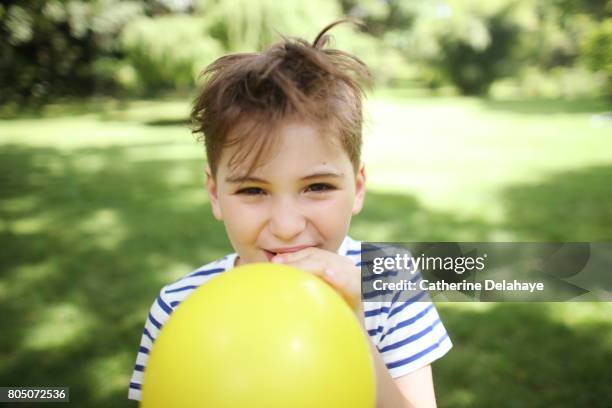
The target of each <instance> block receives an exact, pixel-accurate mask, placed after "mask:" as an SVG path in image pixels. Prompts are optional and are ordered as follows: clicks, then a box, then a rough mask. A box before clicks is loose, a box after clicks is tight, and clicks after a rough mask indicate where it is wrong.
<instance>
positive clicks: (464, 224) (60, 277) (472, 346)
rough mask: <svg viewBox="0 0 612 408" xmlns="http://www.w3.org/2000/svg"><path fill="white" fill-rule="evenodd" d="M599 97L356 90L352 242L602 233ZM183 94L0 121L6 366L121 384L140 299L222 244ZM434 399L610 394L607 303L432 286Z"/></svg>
mask: <svg viewBox="0 0 612 408" xmlns="http://www.w3.org/2000/svg"><path fill="white" fill-rule="evenodd" d="M610 109H611V108H610V107H609V106H606V105H605V104H603V103H602V102H599V101H574V102H571V101H488V100H481V99H469V98H454V97H453V98H451V97H443V98H429V97H425V96H414V95H412V96H410V95H408V96H406V95H402V94H401V92H397V91H394V92H386V93H381V94H380V95H379V97H377V98H374V99H372V100H371V101H370V103H369V109H368V112H369V125H368V130H367V135H366V144H365V150H364V151H365V157H364V159H365V160H366V163H367V168H368V185H369V187H368V196H367V199H366V208H365V209H364V211H363V212H362V214H360V215H359V216H358V217H356V218H355V219H354V221H353V225H352V227H351V234H352V235H353V236H354V237H356V238H359V239H365V240H389V241H393V240H397V241H412V240H413V241H417V240H421V241H425V240H483V241H484V240H509V241H520V240H526V241H527V240H535V241H538V240H567V241H580V240H585V241H612V182H610V180H612V138H611V135H612V126H611V125H608V126H604V127H596V126H593V125H592V121H591V117H592V115H593V114H595V113H598V112H602V111H605V110H610ZM188 112H189V105H188V101H179V102H176V101H142V102H130V103H116V102H113V101H106V102H100V103H90V104H75V105H58V106H53V107H50V108H49V109H48V110H47V111H45V112H43V113H42V114H41V115H40V117H31V116H30V117H27V116H23V117H16V118H11V119H6V120H3V121H0V166H1V168H0V188H1V191H2V198H1V201H0V245H2V248H3V249H2V251H1V252H0V267H1V269H0V271H1V272H0V308H1V310H2V313H0V330H1V333H2V335H1V336H0V384H2V385H7V386H8V385H49V386H50V385H69V386H70V387H71V400H72V401H73V402H74V403H75V404H76V405H78V406H99V407H121V406H134V405H135V404H133V403H131V402H128V401H127V400H126V399H125V398H126V393H127V383H128V381H129V376H130V374H131V369H132V364H133V361H134V358H135V352H136V349H137V346H138V342H139V337H140V334H141V332H142V325H143V323H144V319H145V316H146V314H147V310H148V308H149V306H150V303H151V302H152V301H153V300H154V298H155V296H156V294H157V292H158V291H159V289H160V288H161V286H163V285H164V284H166V283H167V282H169V281H172V280H174V279H177V278H178V277H180V276H182V275H184V274H186V273H187V272H189V271H190V270H192V269H193V268H194V267H197V266H199V265H201V264H204V263H207V262H209V261H211V260H213V259H215V258H217V257H219V256H222V255H223V254H225V253H227V252H228V251H229V250H230V246H229V243H228V241H227V239H226V238H225V235H224V229H223V225H222V224H220V223H218V222H216V221H215V220H214V219H213V217H212V216H211V214H210V206H209V204H208V200H207V197H206V194H205V192H204V190H203V188H202V182H203V175H202V169H203V165H204V162H203V160H202V158H203V148H202V147H201V146H200V145H198V144H197V143H196V142H195V141H194V138H193V136H192V135H191V134H190V133H189V130H188V128H187V126H186V125H185V123H184V120H185V119H186V118H187V116H188ZM439 310H440V314H441V315H442V317H443V321H444V323H445V325H446V327H447V329H448V330H449V333H450V335H451V338H452V339H453V342H454V344H455V348H454V349H453V351H452V352H451V353H449V354H448V355H447V356H446V357H444V358H443V359H442V360H440V361H439V362H437V363H435V364H434V372H435V381H436V388H437V394H438V401H439V406H441V407H472V406H482V407H488V406H503V407H515V406H516V407H524V406H542V407H544V406H557V407H573V406H610V405H612V397H610V393H609V390H608V387H609V384H611V383H612V370H610V363H611V362H612V306H611V305H609V304H605V303H601V304H591V303H589V304H586V303H564V304H554V303H551V304H440V305H439Z"/></svg>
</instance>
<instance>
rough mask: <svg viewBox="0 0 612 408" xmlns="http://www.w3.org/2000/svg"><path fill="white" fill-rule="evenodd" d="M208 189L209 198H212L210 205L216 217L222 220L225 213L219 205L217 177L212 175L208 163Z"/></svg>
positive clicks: (206, 170)
mask: <svg viewBox="0 0 612 408" xmlns="http://www.w3.org/2000/svg"><path fill="white" fill-rule="evenodd" d="M204 171H205V172H206V191H208V198H209V200H210V206H211V207H212V213H213V215H214V216H215V218H216V219H218V220H222V219H223V214H222V213H221V206H219V196H218V194H217V183H216V182H215V178H214V177H213V176H212V172H211V171H210V166H209V165H208V164H207V165H206V169H205V170H204Z"/></svg>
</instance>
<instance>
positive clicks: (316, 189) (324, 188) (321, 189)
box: [306, 183, 336, 193]
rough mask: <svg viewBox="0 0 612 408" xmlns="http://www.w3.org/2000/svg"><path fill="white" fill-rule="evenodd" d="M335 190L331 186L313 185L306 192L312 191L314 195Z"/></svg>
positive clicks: (323, 184)
mask: <svg viewBox="0 0 612 408" xmlns="http://www.w3.org/2000/svg"><path fill="white" fill-rule="evenodd" d="M335 189H336V188H335V187H334V186H332V185H331V184H327V183H315V184H311V185H309V186H308V188H307V189H306V190H308V191H313V192H315V193H320V192H325V191H329V190H335Z"/></svg>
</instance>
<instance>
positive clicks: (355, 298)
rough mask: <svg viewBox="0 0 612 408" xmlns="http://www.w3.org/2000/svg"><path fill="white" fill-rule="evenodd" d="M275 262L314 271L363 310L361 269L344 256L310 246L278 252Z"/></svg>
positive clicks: (352, 307) (358, 308)
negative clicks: (292, 250)
mask: <svg viewBox="0 0 612 408" xmlns="http://www.w3.org/2000/svg"><path fill="white" fill-rule="evenodd" d="M272 262H273V263H279V264H285V265H289V266H293V267H296V268H299V269H302V270H304V271H306V272H310V273H314V274H315V275H318V276H320V277H321V278H323V279H324V280H325V281H327V283H329V284H330V285H331V286H332V287H333V288H334V289H335V290H336V291H337V292H338V293H339V294H340V295H342V297H343V298H344V299H345V300H346V302H347V303H348V304H349V306H350V307H351V309H353V311H355V312H356V313H357V314H358V313H359V312H360V310H361V271H360V270H359V268H358V267H356V266H355V265H354V264H353V262H352V261H351V260H350V259H349V258H346V257H344V256H341V255H338V254H336V253H334V252H330V251H326V250H323V249H320V248H315V247H310V248H305V249H302V250H299V251H296V252H290V253H284V254H278V255H276V256H275V257H274V258H272Z"/></svg>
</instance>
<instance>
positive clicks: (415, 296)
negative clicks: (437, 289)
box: [389, 290, 427, 317]
mask: <svg viewBox="0 0 612 408" xmlns="http://www.w3.org/2000/svg"><path fill="white" fill-rule="evenodd" d="M426 293H427V292H426V291H424V290H422V291H420V292H419V293H417V294H416V295H414V296H413V297H411V298H410V299H408V300H407V301H405V302H402V305H401V306H398V307H396V308H395V309H393V310H391V312H389V317H391V316H393V315H396V314H398V313H399V312H401V311H402V310H404V309H405V308H407V307H408V306H409V305H411V304H413V303H414V302H416V301H418V300H419V299H420V298H422V297H423V296H425V294H426Z"/></svg>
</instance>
